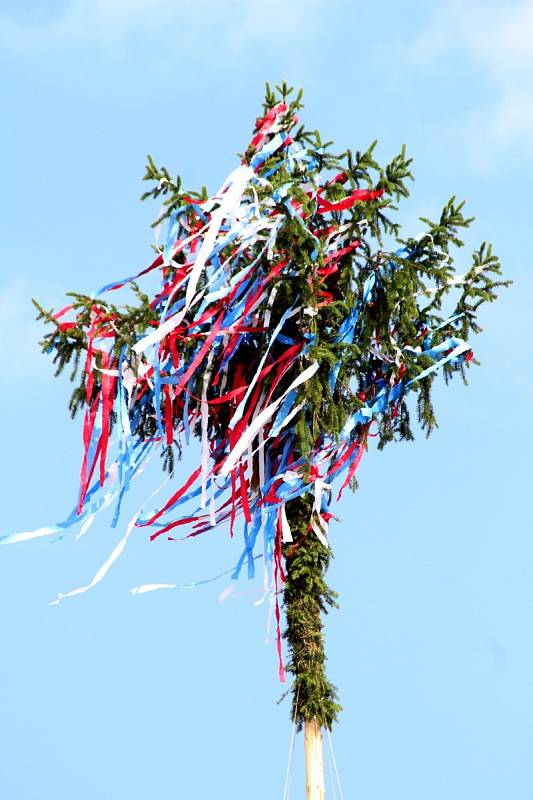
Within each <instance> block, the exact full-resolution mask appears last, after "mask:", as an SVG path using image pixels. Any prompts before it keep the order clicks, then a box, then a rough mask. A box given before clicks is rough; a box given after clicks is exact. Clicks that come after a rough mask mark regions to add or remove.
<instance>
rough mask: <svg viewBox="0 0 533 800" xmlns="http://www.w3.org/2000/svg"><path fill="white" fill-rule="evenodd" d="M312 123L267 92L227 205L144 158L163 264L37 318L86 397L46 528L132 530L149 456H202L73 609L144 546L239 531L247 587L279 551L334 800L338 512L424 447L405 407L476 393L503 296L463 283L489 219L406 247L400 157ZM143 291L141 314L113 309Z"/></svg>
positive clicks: (74, 402) (434, 226) (272, 584)
mask: <svg viewBox="0 0 533 800" xmlns="http://www.w3.org/2000/svg"><path fill="white" fill-rule="evenodd" d="M300 109H301V93H300V94H298V95H297V96H296V97H293V94H292V91H291V90H290V89H289V88H288V87H287V86H286V85H282V86H281V87H278V88H277V93H275V92H272V91H271V90H270V88H269V87H268V86H267V92H266V98H265V103H264V110H263V114H262V115H261V117H260V118H259V119H257V120H256V123H255V129H254V132H253V138H252V140H251V142H250V143H249V145H248V147H247V148H246V151H245V152H244V154H243V155H242V157H241V163H240V164H239V165H238V166H237V167H236V169H235V170H234V171H233V172H232V173H231V175H230V176H229V177H228V179H227V180H226V181H225V182H224V184H223V186H222V187H221V188H220V190H219V191H218V192H217V193H216V194H214V195H213V196H211V197H209V196H208V194H207V192H206V190H205V189H202V191H201V192H194V191H186V190H185V189H184V188H183V186H182V183H181V180H180V179H179V178H176V179H174V178H173V177H172V176H171V175H170V173H169V172H168V171H167V170H166V169H164V168H158V167H157V166H156V165H155V163H154V161H153V160H152V159H151V158H149V162H148V166H147V170H146V175H145V180H147V181H149V182H151V183H152V188H151V189H150V190H149V191H147V192H146V194H145V195H144V197H145V198H146V197H153V198H160V200H161V201H162V202H163V206H162V209H163V210H162V213H161V215H160V217H159V219H158V220H157V221H156V223H155V224H160V223H161V222H162V221H163V220H165V219H168V233H167V239H166V243H165V244H164V245H163V246H161V247H159V246H158V247H156V248H155V250H156V252H155V257H154V259H153V261H152V263H151V264H150V265H149V266H147V267H146V268H145V269H144V270H142V271H141V272H140V273H139V274H138V275H136V276H133V277H128V278H124V279H122V280H119V281H116V282H114V283H111V284H109V285H108V286H106V287H104V289H102V290H101V291H100V292H98V293H97V294H96V295H91V296H89V295H85V294H74V293H73V294H71V298H70V305H69V306H67V307H66V308H64V309H61V311H59V312H54V311H53V310H52V311H46V310H44V309H43V308H41V307H39V313H40V316H41V317H42V318H43V319H44V320H45V321H46V322H47V323H49V324H50V331H49V332H48V333H47V335H46V336H45V339H44V350H45V351H46V352H52V353H53V354H54V359H55V362H56V365H57V373H60V372H61V371H62V370H63V369H64V368H65V367H66V366H67V365H69V367H71V368H72V379H73V380H74V381H76V384H75V389H74V392H73V394H72V398H71V402H70V409H71V412H72V414H73V415H74V414H75V413H76V412H77V410H78V409H80V408H83V410H84V421H83V447H84V453H83V463H82V468H81V484H80V493H79V498H78V502H77V504H76V508H75V509H74V511H73V513H72V514H71V515H70V517H69V518H68V519H67V520H66V521H65V522H64V523H62V524H61V526H59V527H58V526H55V527H54V526H53V527H51V528H49V529H44V532H48V533H53V532H54V531H56V530H58V529H59V528H61V530H62V531H64V530H65V528H68V527H69V526H70V525H72V524H74V523H75V522H80V521H85V524H89V521H90V519H92V516H93V515H94V513H95V512H96V511H98V510H99V509H100V508H102V507H105V506H107V505H109V503H110V500H112V499H113V498H115V500H116V502H115V516H114V519H113V524H114V525H116V524H117V520H118V514H119V510H120V503H121V500H122V497H123V495H124V493H125V492H126V491H127V490H128V489H129V487H130V483H131V481H132V479H133V478H134V477H135V475H136V474H137V473H138V472H139V471H140V469H141V467H142V466H143V465H144V464H145V463H146V461H147V459H149V458H150V456H151V455H152V454H153V453H156V452H159V453H161V455H162V456H163V460H164V466H165V468H166V469H167V470H168V471H169V472H170V474H171V475H172V473H173V469H174V462H175V458H176V457H179V456H180V455H181V452H182V449H183V447H184V445H185V444H187V443H188V442H189V440H190V437H191V436H196V437H197V438H198V439H199V441H200V443H201V457H200V459H199V463H198V465H197V466H196V467H195V469H194V470H193V472H192V473H191V475H190V477H189V479H188V480H187V481H186V483H185V484H184V485H183V486H181V487H179V488H177V489H174V490H173V491H172V492H171V494H170V496H169V497H167V498H164V499H163V501H161V503H160V505H159V506H158V507H157V508H155V509H153V510H150V511H146V510H142V511H140V512H139V513H138V514H136V515H135V517H134V518H133V520H132V521H131V522H130V525H129V526H128V528H127V531H126V534H125V536H124V537H123V539H122V540H121V542H120V543H119V545H118V546H117V548H116V549H115V551H114V552H113V554H112V556H111V557H110V559H109V560H108V562H106V565H105V566H104V568H103V569H102V570H100V571H99V572H98V573H97V575H96V576H95V579H94V580H93V581H92V582H91V583H90V584H89V586H88V587H82V588H81V589H79V590H75V592H73V593H80V592H82V591H85V590H86V589H87V588H90V587H91V586H94V585H95V584H96V583H97V582H98V580H99V579H100V578H101V577H102V575H103V574H104V573H105V572H106V571H107V569H108V568H109V566H110V565H111V563H112V562H113V561H114V559H115V558H116V557H117V556H118V554H119V552H120V551H121V549H122V548H123V546H124V544H125V543H126V540H127V538H128V536H130V535H131V533H132V531H134V530H136V529H137V530H138V529H140V530H141V533H149V534H150V538H151V539H155V538H156V537H159V536H167V538H168V539H170V540H174V539H177V538H183V537H184V536H185V537H186V536H196V535H199V534H201V533H203V532H204V531H208V530H212V529H213V528H214V527H216V526H219V527H224V528H226V529H227V530H229V532H230V534H231V535H232V536H233V534H234V530H235V523H236V519H237V517H239V516H240V517H242V518H243V521H244V522H243V530H244V549H243V552H242V556H241V558H240V559H239V562H238V564H237V565H236V567H235V570H234V577H235V578H236V577H238V575H239V573H240V572H241V570H242V569H243V568H246V570H247V572H248V574H249V575H250V576H253V574H254V571H255V565H256V559H257V557H258V555H260V554H262V556H263V558H264V564H265V571H266V574H267V578H268V591H269V592H270V593H271V595H272V597H273V599H274V603H275V609H276V618H277V645H278V651H279V671H280V676H281V679H282V680H283V679H284V663H283V658H282V634H281V623H280V604H279V600H280V599H281V598H282V599H283V606H284V611H285V616H286V629H285V633H284V637H285V640H286V642H287V645H288V651H289V653H288V662H287V665H286V666H287V669H288V671H289V672H290V673H291V675H292V676H293V683H292V689H291V690H292V696H293V710H292V711H293V717H294V719H295V721H296V723H297V725H298V726H299V727H302V725H304V726H305V728H306V731H305V740H306V750H307V756H308V759H307V763H308V796H309V797H312V798H319V797H322V796H323V792H324V790H323V780H322V777H321V758H322V756H321V729H323V728H326V729H330V728H331V726H332V723H333V721H334V720H335V719H336V716H337V714H338V711H339V709H340V706H339V705H338V703H337V699H336V691H335V687H334V686H332V684H331V683H330V682H329V681H328V679H327V677H326V673H325V649H324V639H323V622H322V615H323V613H324V612H325V611H327V609H328V607H329V606H332V605H335V594H334V593H333V592H332V591H331V590H330V589H329V588H328V586H327V584H326V581H325V575H326V571H327V568H328V564H329V561H330V558H331V551H330V543H329V538H330V532H329V527H330V521H331V519H332V512H331V508H332V501H333V499H334V495H335V496H336V497H337V499H338V498H339V497H340V495H341V494H342V492H343V491H344V489H345V488H346V487H348V486H350V487H352V488H353V487H354V486H355V480H356V479H355V474H356V470H357V468H358V465H359V463H360V460H361V457H362V455H363V453H364V452H365V450H366V448H367V443H368V437H369V435H370V434H372V435H374V436H377V442H378V446H379V447H380V448H381V447H383V446H384V445H385V444H387V443H388V442H392V441H396V440H400V439H412V432H411V421H410V397H411V398H412V399H413V401H414V404H415V407H416V413H417V417H418V422H419V423H420V425H421V427H422V429H423V430H424V431H425V432H426V433H427V434H428V435H429V434H430V433H431V431H432V430H433V428H434V427H435V425H436V420H435V414H434V410H433V406H432V402H431V389H432V385H433V381H434V380H435V378H436V377H437V375H438V374H439V373H441V374H443V376H444V378H445V379H446V381H448V380H449V379H450V378H452V377H454V376H455V375H457V374H459V375H461V376H462V377H463V378H464V377H465V372H466V369H467V368H468V367H469V366H470V365H471V364H472V363H473V362H474V359H473V353H472V350H471V348H470V344H469V337H470V334H471V333H472V332H478V331H479V326H478V323H477V316H476V315H477V310H478V308H479V306H480V304H481V303H483V302H485V301H492V300H493V299H494V298H495V289H496V288H497V287H498V286H500V285H502V283H504V282H502V281H501V280H500V279H499V276H500V265H499V262H498V259H497V258H496V257H495V256H494V255H493V254H492V251H491V248H490V246H488V247H487V246H485V245H482V246H481V247H480V248H479V250H477V251H476V252H475V253H474V255H473V259H472V262H471V265H470V266H468V267H467V268H466V270H465V271H464V274H461V275H457V274H456V272H455V262H454V251H455V248H457V247H460V246H461V245H462V242H461V240H460V235H461V229H464V228H467V227H468V226H469V225H470V223H471V221H472V220H471V219H467V218H465V217H464V216H463V204H462V203H458V202H456V201H455V199H454V198H452V199H451V200H450V201H449V202H448V203H447V204H446V206H445V207H444V209H443V211H442V214H441V216H440V218H439V219H438V220H437V221H434V222H432V221H430V220H428V219H423V220H422V223H423V225H424V231H423V232H422V233H421V234H419V235H418V236H416V237H410V236H402V235H401V231H400V227H399V225H398V223H397V222H396V221H395V218H394V213H395V211H396V205H395V204H396V203H397V202H398V201H399V200H400V199H401V198H403V197H406V196H407V195H408V189H407V182H408V181H409V180H410V178H411V173H410V164H411V162H410V159H408V158H407V155H406V152H405V148H402V150H401V152H400V153H399V155H397V156H396V157H395V158H393V159H392V161H391V162H390V163H389V164H387V165H386V166H384V167H383V166H380V164H379V163H378V162H377V161H376V159H375V155H374V145H375V143H374V144H372V145H371V146H370V147H369V149H367V150H365V151H355V152H352V151H346V152H344V153H340V154H335V152H334V151H333V150H332V148H331V143H325V142H323V141H322V139H321V137H320V134H319V133H318V132H317V131H308V130H306V129H305V127H303V126H301V125H300V123H299V121H298V113H299V111H300ZM147 275H150V276H154V275H158V279H159V286H158V289H157V291H156V292H155V294H154V296H148V295H147V294H146V293H144V292H143V291H142V289H141V288H140V282H141V280H142V279H143V278H144V276H147ZM128 289H129V290H131V298H130V299H129V300H128V302H127V303H126V304H125V303H124V302H118V301H116V302H114V297H118V293H119V290H128ZM115 293H117V294H115ZM112 431H113V436H114V437H115V439H116V444H115V445H112V444H111V441H112V438H113V437H112ZM110 479H113V480H114V485H113V486H111V487H110V488H109V490H107V486H108V485H110V484H111V483H112V482H113V480H110ZM42 534H43V529H41V531H40V532H39V535H42ZM29 537H30V534H23V535H14V536H11V537H7V539H6V541H17V540H19V539H20V538H29ZM141 588H142V589H143V590H148V589H155V588H158V586H157V585H156V586H147V587H141ZM73 593H71V594H73ZM65 596H67V595H60V597H59V599H62V598H63V597H65Z"/></svg>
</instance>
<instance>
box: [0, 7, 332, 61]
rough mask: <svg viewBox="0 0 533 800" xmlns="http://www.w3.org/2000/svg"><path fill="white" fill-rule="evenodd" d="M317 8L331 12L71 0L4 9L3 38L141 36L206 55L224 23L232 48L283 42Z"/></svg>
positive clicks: (70, 40) (28, 43) (92, 40)
mask: <svg viewBox="0 0 533 800" xmlns="http://www.w3.org/2000/svg"><path fill="white" fill-rule="evenodd" d="M319 8H322V9H323V10H324V13H326V12H327V8H326V6H325V4H324V3H320V1H319V0H291V1H290V2H286V0H270V2H269V3H268V5H265V4H263V3H252V2H249V0H194V2H190V1H189V0H68V1H67V2H65V3H63V4H62V5H61V6H60V7H59V9H56V11H55V13H54V10H53V7H51V10H50V13H49V14H48V16H47V17H43V14H42V9H41V10H40V11H37V10H36V11H35V12H34V13H33V14H32V13H28V12H26V13H17V12H16V11H15V12H13V13H10V14H7V13H5V12H0V42H2V43H3V44H4V45H5V46H7V47H9V48H10V49H18V50H27V49H29V48H33V47H37V48H48V47H54V46H58V45H61V46H64V47H69V46H75V47H78V46H80V44H82V45H83V44H91V45H94V44H96V45H98V46H100V47H102V48H103V49H109V48H113V47H121V46H122V45H123V44H124V43H125V42H127V41H128V40H129V39H130V38H131V37H141V38H143V39H145V40H152V41H157V43H158V45H160V46H164V47H165V48H169V49H171V48H173V49H175V50H176V49H180V48H185V49H186V50H188V49H189V48H190V47H191V46H194V48H196V49H197V54H198V57H199V58H202V57H205V55H206V49H205V48H206V47H207V45H208V41H207V40H208V38H209V37H210V33H211V32H213V31H214V32H217V31H220V27H221V25H222V26H223V29H224V33H225V35H226V43H227V46H228V48H231V47H236V46H240V45H242V44H245V43H246V42H249V41H250V40H253V38H254V37H256V36H259V35H261V37H264V36H265V35H267V34H271V33H272V34H274V33H275V34H276V37H277V39H278V41H281V42H283V41H286V40H287V37H290V36H294V34H295V33H297V32H298V31H299V30H300V29H301V28H302V26H303V25H304V23H307V24H309V23H313V14H315V16H316V11H317V10H318V9H319ZM316 22H317V23H318V20H316ZM202 46H203V49H202Z"/></svg>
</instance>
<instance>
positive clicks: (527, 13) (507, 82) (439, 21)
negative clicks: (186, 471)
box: [410, 0, 533, 167]
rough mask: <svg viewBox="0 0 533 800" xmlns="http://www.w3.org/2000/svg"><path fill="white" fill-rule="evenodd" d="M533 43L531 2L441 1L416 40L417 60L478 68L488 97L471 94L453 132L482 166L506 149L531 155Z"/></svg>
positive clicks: (532, 134) (532, 139)
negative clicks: (464, 63)
mask: <svg viewBox="0 0 533 800" xmlns="http://www.w3.org/2000/svg"><path fill="white" fill-rule="evenodd" d="M532 42H533V0H518V2H498V3H495V2H490V1H489V2H487V0H473V1H472V2H470V3H464V2H460V0H449V1H448V2H443V3H441V4H439V6H438V10H437V11H436V12H435V13H434V14H433V15H432V17H431V18H430V22H429V24H428V26H427V27H426V28H425V29H424V30H422V31H419V32H418V33H417V36H416V38H415V39H414V41H413V42H412V47H411V50H410V53H411V56H412V57H414V59H415V61H419V62H422V63H424V62H425V63H429V62H436V61H438V60H439V59H445V60H448V61H449V62H450V63H452V61H451V60H452V59H453V58H455V57H457V56H459V57H460V58H463V59H466V61H467V62H469V64H470V66H471V67H473V68H474V69H476V70H477V71H478V72H479V77H480V85H483V86H484V87H485V88H486V99H483V100H479V99H477V98H473V101H472V108H471V109H470V111H469V112H468V113H467V114H466V115H464V116H463V118H462V120H460V122H459V123H458V125H457V131H455V132H456V133H458V134H459V135H461V134H462V135H463V136H464V138H465V140H466V142H467V144H469V145H470V150H471V155H472V156H473V158H474V159H475V161H476V162H477V164H478V166H481V167H484V166H488V165H489V164H490V162H491V159H492V157H493V156H494V155H495V154H501V152H503V151H505V152H510V151H514V152H515V153H517V154H519V155H524V154H525V153H527V154H528V155H531V154H533V44H532ZM459 129H460V130H459Z"/></svg>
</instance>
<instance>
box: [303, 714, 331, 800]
mask: <svg viewBox="0 0 533 800" xmlns="http://www.w3.org/2000/svg"><path fill="white" fill-rule="evenodd" d="M304 748H305V772H306V776H307V779H306V797H307V800H324V798H325V796H326V791H325V789H324V760H323V755H322V731H321V729H320V725H319V723H318V721H317V720H316V719H310V720H309V719H306V720H305V722H304Z"/></svg>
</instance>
